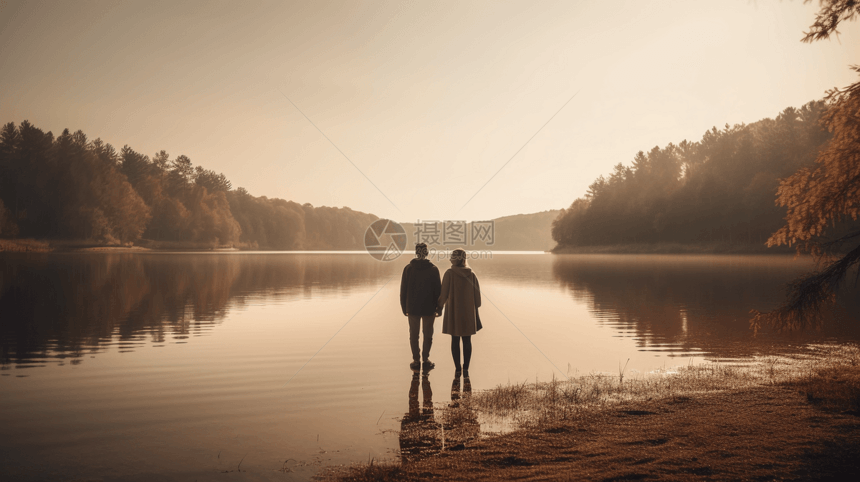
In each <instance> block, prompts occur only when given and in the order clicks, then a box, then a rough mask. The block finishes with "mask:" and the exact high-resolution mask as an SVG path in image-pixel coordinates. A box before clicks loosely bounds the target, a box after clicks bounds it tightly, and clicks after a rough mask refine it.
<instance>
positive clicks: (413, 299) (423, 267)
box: [400, 243, 442, 370]
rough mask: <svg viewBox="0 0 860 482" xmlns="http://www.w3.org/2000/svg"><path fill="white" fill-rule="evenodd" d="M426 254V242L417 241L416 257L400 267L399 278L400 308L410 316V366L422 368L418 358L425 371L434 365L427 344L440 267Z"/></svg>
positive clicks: (431, 328) (438, 290)
mask: <svg viewBox="0 0 860 482" xmlns="http://www.w3.org/2000/svg"><path fill="white" fill-rule="evenodd" d="M428 254H429V251H428V250H427V245H426V244H425V243H418V244H416V245H415V259H413V260H412V261H410V262H409V264H407V265H406V267H405V268H403V277H402V278H401V279H400V307H401V308H402V309H403V314H404V315H406V316H407V317H408V318H409V345H410V346H411V347H412V363H411V364H410V365H409V367H410V368H412V369H413V370H418V369H419V368H420V367H421V361H423V362H424V370H430V369H432V368H433V367H435V366H436V365H435V364H434V363H433V362H431V361H430V346H431V345H432V344H433V321H434V319H435V317H436V301H437V300H438V299H439V294H440V292H441V291H442V281H441V280H440V277H439V269H438V268H436V266H434V265H433V263H431V262H430V260H429V259H427V255H428ZM419 325H421V328H423V330H422V331H423V332H424V346H423V348H424V349H423V353H421V352H419V350H418V329H419ZM422 354H423V359H422V357H421V355H422Z"/></svg>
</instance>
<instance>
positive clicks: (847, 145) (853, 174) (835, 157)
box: [751, 0, 860, 329]
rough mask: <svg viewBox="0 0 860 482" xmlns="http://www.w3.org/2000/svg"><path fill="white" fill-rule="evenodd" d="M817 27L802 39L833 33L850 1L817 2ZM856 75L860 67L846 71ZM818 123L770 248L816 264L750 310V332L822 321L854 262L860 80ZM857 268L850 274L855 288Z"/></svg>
mask: <svg viewBox="0 0 860 482" xmlns="http://www.w3.org/2000/svg"><path fill="white" fill-rule="evenodd" d="M820 4H821V9H820V10H819V12H818V14H817V15H816V19H815V23H814V24H813V25H812V27H811V28H810V30H809V32H806V36H805V37H804V38H803V39H802V40H803V41H804V42H812V41H815V40H821V39H826V38H829V37H830V36H831V35H833V34H838V31H837V30H836V28H837V26H838V25H839V23H840V22H842V21H844V20H851V19H853V18H854V17H855V16H858V15H860V2H858V1H856V0H822V1H821V2H820ZM852 68H853V69H854V70H856V71H857V72H858V73H860V67H857V66H854V67H852ZM826 101H827V106H828V109H827V111H826V112H825V113H824V115H823V116H822V124H823V125H824V126H826V127H827V129H828V130H829V131H830V133H831V134H832V137H831V139H830V142H829V143H828V144H827V146H826V147H825V148H824V149H823V150H822V151H821V152H820V153H819V154H818V156H817V158H816V159H815V165H814V166H813V167H811V168H802V169H800V170H798V171H797V172H796V173H794V174H793V175H791V176H789V177H787V178H785V179H783V180H782V181H781V183H780V186H779V190H778V194H777V201H776V202H777V204H778V205H780V206H784V207H786V208H787V209H788V214H787V215H786V217H785V225H784V226H783V227H781V228H780V229H779V230H777V231H776V232H775V233H773V235H772V236H771V237H770V238H769V239H768V246H780V245H794V246H795V247H796V249H797V253H798V254H802V253H808V254H811V255H812V256H813V257H814V258H815V260H816V262H817V265H818V269H817V270H816V271H814V272H812V273H809V274H807V275H805V276H802V277H800V278H798V279H797V280H795V281H793V282H792V283H791V285H790V286H789V291H788V296H787V299H786V301H785V303H784V304H783V305H782V306H780V307H779V308H777V309H775V310H773V311H771V312H768V313H761V312H758V311H755V310H754V311H753V313H754V315H755V316H754V317H753V319H752V321H751V324H752V327H753V328H754V329H758V328H759V327H761V326H762V325H763V324H768V325H771V326H774V327H776V328H778V329H798V328H804V327H808V326H811V325H818V324H820V323H821V322H822V321H823V316H822V315H823V309H824V308H826V307H827V306H828V305H830V304H831V303H833V302H834V301H835V300H836V297H837V295H838V294H839V292H840V289H841V288H842V284H843V283H844V281H845V280H846V279H847V278H848V275H849V273H850V272H851V271H852V270H855V271H856V270H857V266H858V264H860V223H858V222H857V221H858V220H860V82H856V83H854V84H852V85H850V86H848V87H846V88H844V89H834V90H831V91H829V92H828V95H827V97H826ZM858 277H860V271H858V272H857V273H855V279H854V286H853V288H854V291H856V288H857V279H858Z"/></svg>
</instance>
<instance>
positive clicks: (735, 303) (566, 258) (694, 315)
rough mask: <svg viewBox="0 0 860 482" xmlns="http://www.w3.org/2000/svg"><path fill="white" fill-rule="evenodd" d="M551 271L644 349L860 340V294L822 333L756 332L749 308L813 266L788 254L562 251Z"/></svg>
mask: <svg viewBox="0 0 860 482" xmlns="http://www.w3.org/2000/svg"><path fill="white" fill-rule="evenodd" d="M552 268H553V269H552V272H553V275H554V277H555V278H556V280H557V281H558V282H559V284H561V285H562V286H564V287H566V288H568V289H569V290H570V292H571V294H572V296H573V297H574V299H576V300H577V301H580V302H584V303H586V305H587V306H588V308H589V310H590V311H591V312H592V314H593V315H594V316H595V318H597V320H598V321H599V322H600V323H604V324H607V325H611V326H613V327H614V328H615V329H616V330H618V331H619V332H620V334H622V335H623V336H630V337H633V338H635V339H636V342H637V345H639V346H640V347H641V349H642V350H644V351H681V352H691V351H699V350H701V351H703V352H704V353H705V354H708V355H716V356H726V357H733V356H739V355H745V354H749V353H750V352H754V351H756V350H759V349H763V348H765V347H767V346H768V345H772V344H779V345H783V347H784V346H786V345H787V344H792V343H804V342H809V341H813V340H816V339H839V340H858V339H860V329H858V327H860V323H858V321H860V316H858V314H860V309H858V302H857V300H853V301H847V302H846V303H843V304H842V305H840V306H839V307H837V310H836V311H835V312H834V313H831V319H832V320H833V322H832V323H830V324H829V325H828V326H825V328H824V330H823V331H822V332H820V333H818V332H816V333H782V334H779V333H773V332H770V333H760V334H759V335H758V337H757V338H753V336H752V332H751V331H750V330H749V320H750V318H751V315H750V310H751V309H753V308H755V309H759V310H762V311H766V310H768V309H771V308H773V307H774V306H776V304H777V303H779V301H781V299H782V296H783V291H784V287H785V284H786V283H787V282H788V281H790V280H792V279H793V278H795V277H796V276H798V275H799V274H800V273H802V272H804V271H805V270H807V269H808V268H809V265H808V264H807V263H803V262H801V261H797V260H793V259H791V257H785V256H730V255H722V256H720V255H717V256H686V255H662V256H661V255H560V256H556V257H555V258H554V259H553V267H552Z"/></svg>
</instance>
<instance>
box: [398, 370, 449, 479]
mask: <svg viewBox="0 0 860 482" xmlns="http://www.w3.org/2000/svg"><path fill="white" fill-rule="evenodd" d="M419 380H420V384H421V389H422V392H423V395H424V397H423V398H424V404H423V407H419V405H418V384H419ZM440 429H441V427H440V425H439V423H438V422H436V417H435V415H434V413H433V390H432V389H431V388H430V378H429V377H428V376H427V372H426V371H425V372H423V373H422V374H420V375H419V372H418V371H417V370H416V371H415V373H413V375H412V384H411V385H410V386H409V412H407V413H406V414H405V415H403V419H402V420H401V421H400V457H401V459H402V461H403V463H406V462H409V461H411V460H416V459H418V458H419V457H422V456H426V455H428V454H433V453H437V452H439V451H440V450H441V449H442V442H441V433H440Z"/></svg>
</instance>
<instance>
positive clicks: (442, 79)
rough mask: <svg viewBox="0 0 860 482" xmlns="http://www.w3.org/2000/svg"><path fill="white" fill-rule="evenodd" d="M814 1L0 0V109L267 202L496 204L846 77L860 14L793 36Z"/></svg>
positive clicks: (422, 214)
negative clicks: (206, 176)
mask: <svg viewBox="0 0 860 482" xmlns="http://www.w3.org/2000/svg"><path fill="white" fill-rule="evenodd" d="M817 9H818V2H812V3H808V4H804V3H803V2H801V1H799V0H795V1H786V0H783V1H776V0H759V1H748V0H719V1H709V0H697V1H695V2H690V1H677V2H676V1H659V2H648V1H633V2H623V1H619V2H605V1H593V2H592V1H570V0H567V1H541V2H535V1H533V0H529V1H453V2H445V1H443V2H384V1H350V2H347V1H344V2H325V1H320V0H313V1H303V2H287V1H282V2H176V1H169V2H154V1H147V2H143V1H139V2H137V1H131V2H101V1H99V2H83V1H82V2H35V1H32V2H18V1H12V0H0V122H3V123H6V122H15V123H16V124H17V123H20V122H21V121H23V120H29V121H30V122H31V123H33V124H35V125H36V126H37V127H40V128H42V129H44V130H50V131H53V132H54V134H59V133H60V132H62V130H63V129H64V128H68V129H70V130H72V131H75V130H78V129H80V130H82V131H84V132H85V133H86V134H87V135H88V136H89V138H90V139H95V138H101V139H103V140H104V141H106V142H109V143H111V144H113V145H114V146H115V147H117V148H120V147H122V146H123V145H126V144H127V145H129V146H130V147H132V148H133V149H135V150H137V151H139V152H142V153H144V154H148V155H150V156H151V155H152V154H154V153H155V152H157V151H159V150H161V149H164V150H166V151H167V152H169V153H170V155H171V157H176V156H178V155H180V154H184V155H187V156H188V157H190V158H191V160H192V162H193V163H194V164H195V165H202V166H203V167H205V168H207V169H212V170H215V171H217V172H223V173H224V174H225V175H226V176H227V177H228V178H229V179H230V180H231V181H232V183H233V186H234V187H244V188H246V189H247V190H248V191H250V192H251V193H252V194H254V195H258V196H260V195H265V196H268V197H279V198H284V199H289V200H293V201H296V202H299V203H311V204H313V205H314V206H320V205H325V206H338V207H340V206H348V207H350V208H352V209H355V210H358V211H364V212H371V213H374V214H376V215H378V216H381V217H388V218H392V219H395V220H398V221H402V222H415V221H417V220H443V219H446V220H460V219H462V220H481V219H491V218H496V217H500V216H505V215H512V214H519V213H531V212H538V211H544V210H548V209H559V208H564V207H567V206H569V205H570V203H571V202H572V201H573V200H574V199H576V198H577V197H580V196H583V195H584V194H585V192H586V190H587V188H588V185H589V184H591V183H592V182H593V181H594V179H595V178H596V177H597V176H599V175H601V174H607V173H609V172H610V171H611V170H612V166H614V165H615V164H617V163H619V162H621V163H624V164H628V165H629V164H630V162H631V161H632V159H633V156H634V155H635V154H636V152H638V151H640V150H643V151H647V150H649V149H651V148H652V147H654V146H661V147H662V146H665V145H666V144H668V143H670V142H674V143H678V142H680V141H682V140H685V139H686V140H690V141H696V140H699V139H701V137H702V135H703V134H704V132H705V131H706V130H708V129H710V128H711V127H714V126H717V127H718V128H721V127H722V126H724V125H725V124H727V123H728V124H732V125H734V124H740V123H751V122H755V121H757V120H760V119H762V118H765V117H774V116H776V115H777V114H779V112H781V111H782V110H783V109H785V108H786V107H790V106H794V107H799V106H801V105H803V104H805V103H807V102H809V101H811V100H814V99H820V98H821V97H823V96H824V94H825V91H826V90H827V89H831V88H833V87H842V86H845V85H848V84H850V83H853V82H854V81H856V80H857V74H856V73H854V72H852V71H850V70H849V68H848V67H849V65H851V64H860V22H857V21H854V22H847V23H844V24H843V25H842V28H841V29H840V31H841V32H842V33H841V36H840V37H839V39H838V40H836V39H832V40H829V41H819V42H816V43H813V44H805V43H801V42H800V38H801V37H802V35H803V32H804V31H806V30H807V29H808V27H809V25H811V24H812V22H813V18H814V13H815V12H816V11H817ZM566 102H567V104H566V105H565V103H566ZM562 106H564V108H562ZM297 108H298V109H297ZM299 109H300V110H299ZM559 109H561V110H559ZM548 121H549V122H548Z"/></svg>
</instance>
